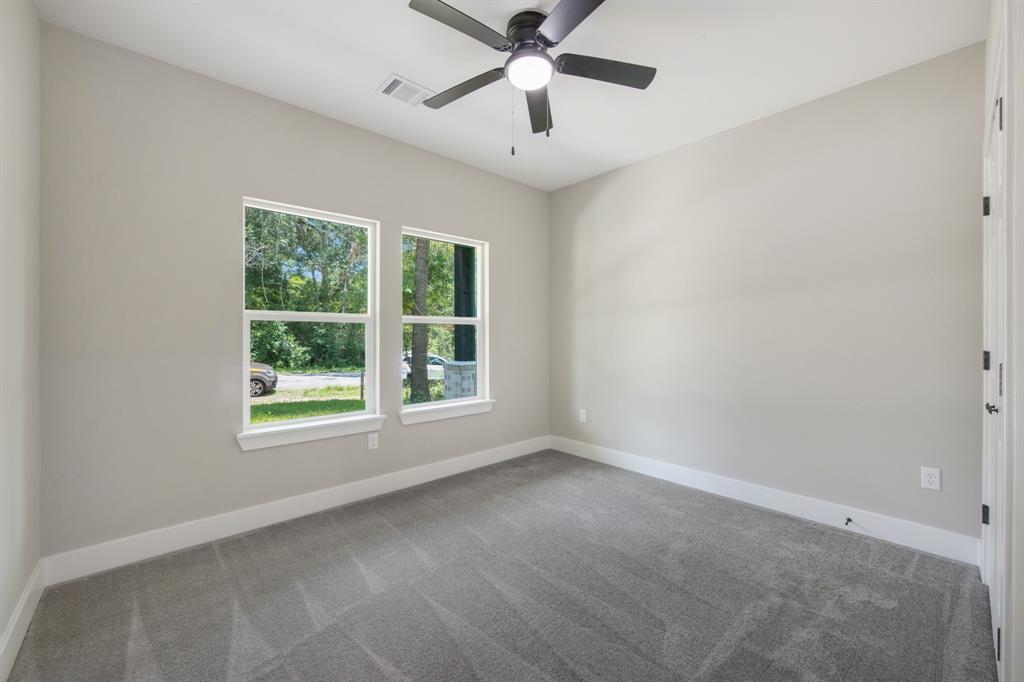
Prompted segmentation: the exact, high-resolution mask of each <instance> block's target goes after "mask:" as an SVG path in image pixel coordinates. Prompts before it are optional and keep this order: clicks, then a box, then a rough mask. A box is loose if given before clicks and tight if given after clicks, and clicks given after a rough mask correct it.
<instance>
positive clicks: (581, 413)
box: [580, 410, 587, 424]
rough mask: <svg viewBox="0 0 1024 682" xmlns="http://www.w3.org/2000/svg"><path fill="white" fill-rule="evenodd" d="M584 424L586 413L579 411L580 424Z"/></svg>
mask: <svg viewBox="0 0 1024 682" xmlns="http://www.w3.org/2000/svg"><path fill="white" fill-rule="evenodd" d="M586 423H587V411H586V410H580V424H586Z"/></svg>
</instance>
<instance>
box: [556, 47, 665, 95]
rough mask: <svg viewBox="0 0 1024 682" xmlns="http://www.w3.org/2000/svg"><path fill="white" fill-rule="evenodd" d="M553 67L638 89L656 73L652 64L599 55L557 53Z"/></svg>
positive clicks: (560, 70) (651, 79)
mask: <svg viewBox="0 0 1024 682" xmlns="http://www.w3.org/2000/svg"><path fill="white" fill-rule="evenodd" d="M555 68H556V69H558V73H564V74H565V75H567V76H579V77H580V78H592V79H593V80H596V81H604V82H606V83H615V84H616V85H626V86H629V87H631V88H637V89H639V90H643V89H644V88H646V87H647V86H648V85H650V84H651V81H653V80H654V74H656V73H658V70H657V69H655V68H654V67H652V66H640V65H639V64H629V63H628V62H616V61H613V60H611V59H601V58H600V57H587V56H585V55H582V54H560V55H558V57H557V58H556V59H555Z"/></svg>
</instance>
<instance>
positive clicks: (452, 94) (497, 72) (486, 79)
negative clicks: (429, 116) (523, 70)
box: [423, 66, 505, 109]
mask: <svg viewBox="0 0 1024 682" xmlns="http://www.w3.org/2000/svg"><path fill="white" fill-rule="evenodd" d="M504 77H505V69H503V68H502V67H500V66H499V67H498V68H496V69H491V70H490V71H484V72H483V73H482V74H480V75H479V76H473V77H472V78H470V79H469V80H468V81H463V82H461V83H459V84H458V85H456V86H454V87H451V88H448V89H447V90H445V91H444V92H439V93H438V94H436V95H434V96H433V97H431V98H429V99H425V100H423V103H424V104H425V105H427V106H428V107H430V108H431V109H440V108H441V107H443V106H444V105H446V104H451V103H452V102H454V101H455V100H457V99H459V98H460V97H465V96H466V95H468V94H469V93H471V92H476V91H477V90H479V89H480V88H482V87H484V86H485V85H490V84H491V83H493V82H494V81H500V80H501V79H502V78H504Z"/></svg>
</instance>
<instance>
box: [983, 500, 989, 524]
mask: <svg viewBox="0 0 1024 682" xmlns="http://www.w3.org/2000/svg"><path fill="white" fill-rule="evenodd" d="M981 525H983V526H987V525H988V505H987V504H983V505H981Z"/></svg>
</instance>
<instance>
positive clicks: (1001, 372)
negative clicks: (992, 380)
mask: <svg viewBox="0 0 1024 682" xmlns="http://www.w3.org/2000/svg"><path fill="white" fill-rule="evenodd" d="M999 397H1000V398H1002V397H1003V363H1001V362H1000V363H999Z"/></svg>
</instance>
